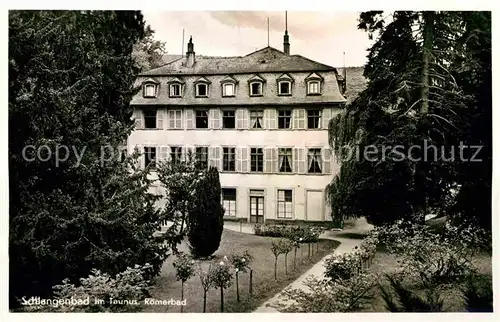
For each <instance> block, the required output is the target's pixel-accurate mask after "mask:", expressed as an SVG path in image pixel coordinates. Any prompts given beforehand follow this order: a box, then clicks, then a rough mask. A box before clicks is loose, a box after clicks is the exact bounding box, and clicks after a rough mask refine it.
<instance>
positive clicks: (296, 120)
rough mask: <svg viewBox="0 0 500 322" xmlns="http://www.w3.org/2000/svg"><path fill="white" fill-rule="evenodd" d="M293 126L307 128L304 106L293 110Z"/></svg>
mask: <svg viewBox="0 0 500 322" xmlns="http://www.w3.org/2000/svg"><path fill="white" fill-rule="evenodd" d="M292 114H293V115H292V122H293V128H294V129H299V130H303V129H305V128H306V123H305V122H306V120H305V114H306V111H305V110H304V109H303V108H297V109H294V110H293V113H292Z"/></svg>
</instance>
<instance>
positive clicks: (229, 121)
mask: <svg viewBox="0 0 500 322" xmlns="http://www.w3.org/2000/svg"><path fill="white" fill-rule="evenodd" d="M235 124H236V117H235V113H234V111H223V112H222V128H223V129H234V128H235Z"/></svg>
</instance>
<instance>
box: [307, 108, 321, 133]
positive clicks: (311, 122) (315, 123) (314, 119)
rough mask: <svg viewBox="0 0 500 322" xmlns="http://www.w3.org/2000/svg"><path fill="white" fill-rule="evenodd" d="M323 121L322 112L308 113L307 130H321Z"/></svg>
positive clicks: (309, 111) (312, 111) (310, 111)
mask: <svg viewBox="0 0 500 322" xmlns="http://www.w3.org/2000/svg"><path fill="white" fill-rule="evenodd" d="M320 121H321V111H320V110H308V111H307V128H308V129H319V125H320Z"/></svg>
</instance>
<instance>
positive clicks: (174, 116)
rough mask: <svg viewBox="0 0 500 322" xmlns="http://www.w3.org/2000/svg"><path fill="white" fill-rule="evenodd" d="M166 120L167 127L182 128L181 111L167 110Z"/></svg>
mask: <svg viewBox="0 0 500 322" xmlns="http://www.w3.org/2000/svg"><path fill="white" fill-rule="evenodd" d="M168 122H169V125H168V126H169V128H171V129H182V111H181V110H175V111H174V110H172V111H168Z"/></svg>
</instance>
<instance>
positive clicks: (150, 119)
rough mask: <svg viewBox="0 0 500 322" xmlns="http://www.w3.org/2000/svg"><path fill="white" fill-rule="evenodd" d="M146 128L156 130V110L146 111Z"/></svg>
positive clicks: (148, 109) (149, 109)
mask: <svg viewBox="0 0 500 322" xmlns="http://www.w3.org/2000/svg"><path fill="white" fill-rule="evenodd" d="M144 128H146V129H156V109H152V108H147V109H144Z"/></svg>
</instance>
